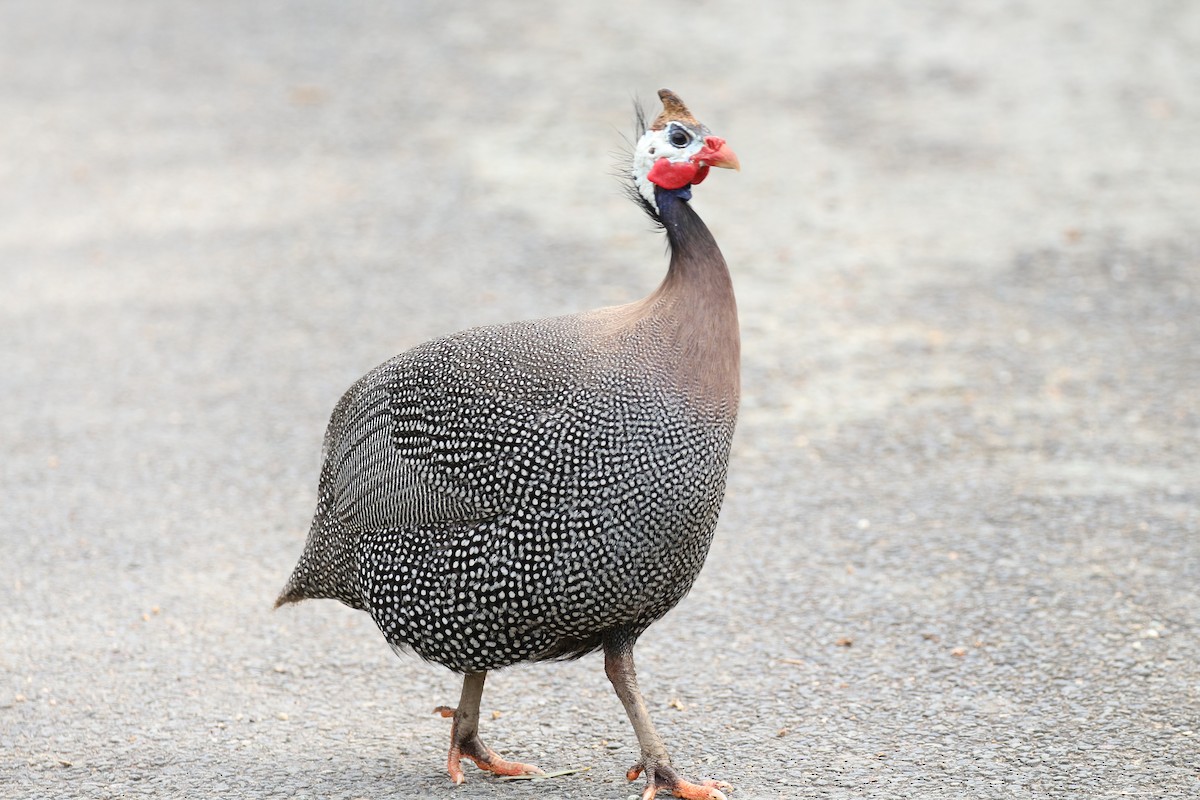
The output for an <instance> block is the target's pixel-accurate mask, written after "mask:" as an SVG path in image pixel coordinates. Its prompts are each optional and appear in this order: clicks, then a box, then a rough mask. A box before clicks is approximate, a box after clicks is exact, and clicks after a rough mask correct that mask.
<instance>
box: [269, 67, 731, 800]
mask: <svg viewBox="0 0 1200 800" xmlns="http://www.w3.org/2000/svg"><path fill="white" fill-rule="evenodd" d="M659 98H660V99H661V100H662V103H663V111H662V113H660V114H659V115H658V117H657V118H656V119H655V120H654V122H653V124H652V125H650V126H649V128H647V127H646V125H645V122H644V117H642V115H641V113H640V112H639V114H638V120H639V129H640V130H639V133H640V137H639V139H638V141H637V142H636V144H635V147H634V153H633V165H632V170H631V173H630V174H631V178H632V183H631V195H632V196H633V197H634V199H636V200H637V201H638V202H639V203H640V204H641V205H642V206H643V207H644V208H645V210H646V211H647V213H649V214H650V216H651V217H652V218H653V219H654V220H655V221H656V222H658V223H659V224H661V226H662V227H663V228H664V229H665V230H666V234H667V239H668V242H669V243H670V249H671V260H670V267H669V268H668V271H667V276H666V279H665V280H664V281H663V282H662V284H661V285H660V286H659V287H658V289H656V290H655V291H654V292H653V293H652V294H650V295H649V296H648V297H646V298H644V299H642V300H640V301H638V302H635V303H630V304H629V305H624V306H616V307H610V308H601V309H598V310H594V311H588V312H584V313H581V314H573V315H570V316H564V317H554V318H551V319H541V320H535V321H531V322H517V323H513V324H509V325H498V326H494V327H485V328H474V329H471V330H467V331H464V332H462V333H459V334H456V335H453V336H448V337H446V338H443V339H437V340H434V341H431V342H428V343H426V344H423V345H421V346H419V347H416V348H414V349H412V350H410V351H408V352H407V353H404V354H402V355H399V356H396V357H395V358H393V359H391V360H390V361H388V362H386V363H384V364H382V365H380V366H379V367H377V368H375V369H374V370H372V371H371V372H370V373H368V374H367V375H366V377H364V378H363V379H362V380H360V381H359V382H358V383H356V384H355V385H354V386H353V387H351V388H350V390H349V391H348V392H346V394H345V396H344V397H342V399H341V401H340V402H339V403H338V404H337V407H336V408H335V409H334V412H333V417H332V419H331V420H330V422H329V427H328V430H327V431H326V434H325V445H324V456H325V461H324V466H323V468H322V470H321V478H320V486H319V494H318V501H317V510H316V515H315V517H314V519H313V522H312V527H311V529H310V531H309V534H308V541H307V543H306V545H305V548H304V553H303V555H301V557H300V561H299V563H298V564H297V566H296V568H295V571H294V572H293V574H292V576H291V579H290V580H289V581H288V583H287V586H286V587H285V588H284V590H283V592H282V593H281V594H280V596H279V599H278V601H277V603H276V605H282V604H285V603H291V602H296V601H299V600H304V599H307V598H319V597H327V598H334V599H337V600H340V601H342V602H343V603H345V604H347V605H349V606H352V607H353V608H357V609H362V610H364V611H367V612H369V613H370V614H371V616H372V617H373V618H374V620H375V622H376V624H377V625H378V626H379V629H380V630H381V631H382V632H383V635H384V636H385V637H386V638H387V641H388V642H389V643H390V644H391V645H392V646H393V647H395V648H397V649H404V650H411V651H413V652H415V653H417V654H418V655H420V656H421V657H423V658H425V659H428V660H430V661H436V662H437V663H439V664H443V665H445V666H446V667H449V668H450V669H452V670H455V671H456V672H460V673H462V674H463V675H464V676H465V678H464V681H463V691H462V697H461V698H460V700H459V704H458V707H457V708H456V709H449V708H445V707H442V708H439V709H438V711H440V712H442V713H443V714H444V715H446V716H452V717H453V719H454V723H453V726H452V733H451V746H450V757H449V764H448V769H449V772H450V776H451V778H453V780H454V782H455V783H460V782H462V780H463V772H462V768H461V766H460V761H461V759H462V758H463V757H466V758H469V759H471V760H472V761H474V762H475V763H476V764H477V765H478V766H479V767H481V768H483V769H485V770H490V771H492V772H495V773H499V774H505V775H514V774H525V773H537V772H540V770H538V769H537V768H536V767H533V766H529V765H526V764H520V763H516V762H511V761H506V760H504V759H502V758H501V757H500V756H498V755H497V754H496V753H495V752H494V751H493V750H491V749H490V748H488V747H487V746H486V745H484V744H483V742H482V741H481V740H480V739H479V736H478V720H479V701H480V696H481V695H482V692H483V683H484V677H485V676H486V674H487V671H488V670H491V669H499V668H501V667H506V666H509V665H511V664H515V663H517V662H521V661H539V660H546V659H556V658H574V657H577V656H581V655H584V654H586V653H590V652H592V651H595V650H601V649H602V650H603V651H604V666H605V671H606V673H607V675H608V677H609V679H610V680H611V681H612V684H613V687H614V688H615V689H616V693H617V695H618V696H619V697H620V699H621V702H622V703H623V704H624V706H625V710H626V712H627V713H628V714H629V719H630V721H631V722H632V723H633V727H634V730H635V732H636V733H637V738H638V743H639V745H640V747H641V757H640V759H639V761H638V763H637V764H636V765H635V766H634V767H633V768H632V769H630V770H629V773H628V777H629V779H630V780H634V779H636V778H637V776H638V775H639V774H641V773H642V772H645V773H646V777H647V786H646V790H645V792H644V793H643V798H645V800H649V798H652V797H654V795H655V792H656V791H657V790H659V789H663V790H665V791H670V792H672V793H674V794H676V795H677V796H680V797H689V798H709V799H710V800H711V798H722V797H723V796H724V795H722V793H721V792H720V791H719V789H718V788H717V787H718V786H719V785H720V784H716V783H713V782H711V781H710V782H706V783H703V784H696V783H690V782H688V781H685V780H683V779H682V778H681V777H680V776H679V775H678V774H677V773H676V772H675V770H674V769H673V768H672V767H671V762H670V758H669V756H668V755H667V751H666V748H665V747H664V745H663V743H662V740H661V739H660V738H659V736H658V734H657V733H656V732H655V729H654V726H653V724H652V723H651V721H650V717H649V714H648V712H647V710H646V705H645V703H644V702H643V700H642V697H641V694H640V692H639V690H638V687H637V681H636V678H635V675H634V666H633V655H632V653H633V646H634V643H635V642H636V641H637V639H638V637H639V636H640V635H641V634H642V633H643V632H644V631H645V630H646V628H647V627H649V626H650V625H651V624H652V623H654V622H655V621H656V620H658V619H659V618H661V617H662V616H663V615H664V614H666V613H667V611H669V610H670V609H671V608H672V607H673V606H674V605H675V604H676V603H678V602H679V600H680V599H681V598H682V597H683V596H684V595H685V594H687V592H688V590H689V589H690V588H691V586H692V583H693V581H695V579H696V576H697V575H698V574H699V572H700V568H701V566H702V565H703V564H704V559H705V557H706V555H707V553H708V549H709V543H710V542H711V540H712V534H713V529H714V527H715V526H716V523H717V514H718V512H719V510H720V507H721V500H722V498H723V496H724V492H725V472H726V465H727V462H728V459H729V448H730V441H731V439H732V436H733V429H734V421H735V418H736V415H737V407H738V394H739V379H738V369H739V367H738V365H739V336H738V321H737V308H736V305H735V302H734V297H733V286H732V284H731V282H730V278H729V271H728V269H727V267H726V266H725V260H724V258H723V257H722V256H721V252H720V250H718V249H717V245H716V242H715V241H713V237H712V235H711V234H710V233H709V231H708V228H706V227H705V225H704V223H703V222H702V221H701V220H700V218H699V217H698V216H697V215H696V213H695V212H694V211H692V209H691V207H690V206H689V204H688V201H689V200H690V199H691V187H692V185H693V184H697V183H699V182H700V181H701V180H703V179H704V178H705V177H706V176H707V174H708V170H709V167H732V168H735V169H736V168H737V167H738V161H737V157H736V156H735V155H734V154H733V152H732V151H731V150H730V149H729V147H727V146H726V145H725V142H724V141H723V140H722V139H720V138H718V137H716V136H713V135H711V133H710V132H709V130H708V129H707V128H706V127H704V126H703V125H701V124H700V123H699V122H697V121H696V119H695V118H694V117H693V116H692V115H691V113H690V112H689V111H688V110H687V108H686V107H685V106H684V104H683V102H682V101H681V100H680V99H679V98H678V97H677V96H676V95H674V94H673V93H671V92H670V91H667V90H665V89H664V90H662V91H660V92H659Z"/></svg>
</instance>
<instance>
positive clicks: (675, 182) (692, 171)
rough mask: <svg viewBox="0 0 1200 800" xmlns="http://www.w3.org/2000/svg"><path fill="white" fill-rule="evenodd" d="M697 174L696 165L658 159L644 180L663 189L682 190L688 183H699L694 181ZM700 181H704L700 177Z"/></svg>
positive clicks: (687, 162)
mask: <svg viewBox="0 0 1200 800" xmlns="http://www.w3.org/2000/svg"><path fill="white" fill-rule="evenodd" d="M704 171H705V172H707V171H708V169H707V168H705V170H704ZM697 172H699V170H698V169H697V168H696V165H695V164H692V163H691V162H689V161H682V162H671V161H668V160H667V159H665V158H660V159H659V160H658V161H655V162H654V166H653V167H651V168H650V172H648V173H646V179H647V180H649V181H650V182H651V183H653V184H655V185H657V186H661V187H662V188H664V189H682V188H683V187H684V186H687V185H688V184H689V183H699V182H700V181H698V180H696V174H697ZM700 180H704V178H703V177H701V178H700Z"/></svg>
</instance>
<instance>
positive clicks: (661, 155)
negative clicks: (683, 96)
mask: <svg viewBox="0 0 1200 800" xmlns="http://www.w3.org/2000/svg"><path fill="white" fill-rule="evenodd" d="M658 97H659V99H660V100H662V104H663V110H662V113H660V114H659V115H658V117H657V118H655V120H654V123H653V124H652V125H650V127H649V128H647V129H646V130H645V132H644V133H642V136H641V138H640V139H638V142H637V144H636V145H635V146H634V150H633V183H634V186H635V187H636V188H637V191H638V194H639V195H640V196H641V197H642V198H644V199H645V200H646V201H647V202H648V203H650V205H651V207H652V208H657V206H658V204H657V202H656V201H655V197H654V187H655V186H659V187H662V188H663V189H670V190H674V189H683V188H684V187H686V186H689V185H690V184H695V183H700V181H702V180H704V179H705V178H706V177H708V170H709V167H722V168H728V169H741V166H740V165H739V164H738V158H737V156H736V155H735V154H734V152H733V150H731V149H730V147H729V145H727V144H725V140H724V139H722V138H721V137H719V136H713V135H712V131H710V130H709V129H708V128H706V127H705V126H704V125H702V124H700V123H699V122H698V121H697V120H696V118H695V117H693V116H692V112H690V111H688V109H687V106H685V105H684V104H683V101H682V100H680V99H679V96H678V95H677V94H675V93H674V92H672V91H671V90H669V89H660V90H659V92H658Z"/></svg>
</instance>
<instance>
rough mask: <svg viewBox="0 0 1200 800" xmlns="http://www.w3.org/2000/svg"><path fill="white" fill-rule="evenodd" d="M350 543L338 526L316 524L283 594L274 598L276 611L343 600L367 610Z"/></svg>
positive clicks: (316, 521)
mask: <svg viewBox="0 0 1200 800" xmlns="http://www.w3.org/2000/svg"><path fill="white" fill-rule="evenodd" d="M351 539H352V537H350V536H348V535H347V534H346V533H344V532H343V531H341V530H339V529H338V528H337V526H330V525H323V524H321V521H320V519H316V520H313V525H312V528H311V529H310V530H309V532H308V541H307V542H305V544H304V552H303V553H302V554H301V556H300V561H299V562H297V564H296V568H295V569H294V570H292V576H291V577H290V578H288V582H287V584H286V585H285V586H284V587H283V591H282V592H280V593H279V597H277V598H275V608H279V607H280V606H284V605H287V604H288V603H298V602H300V601H301V600H316V599H320V598H330V599H333V600H340V601H342V602H343V603H345V604H346V605H348V606H350V607H351V608H360V609H361V608H365V605H364V603H363V600H362V595H361V593H360V592H359V587H358V564H357V559H355V558H354V557H353V556H352V554H353V552H354V550H355V548H354V546H353V543H352V541H351Z"/></svg>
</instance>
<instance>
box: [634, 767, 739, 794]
mask: <svg viewBox="0 0 1200 800" xmlns="http://www.w3.org/2000/svg"><path fill="white" fill-rule="evenodd" d="M645 763H646V762H645V761H639V762H638V763H636V764H634V765H633V766H632V767H630V768H629V771H628V772H626V773H625V777H626V778H627V779H628V780H631V781H636V780H637V779H638V776H639V775H641V774H642V772H645V773H646V788H645V789H644V790H643V791H642V800H654V797H655V795H656V794H658V790H659V789H662V790H663V791H665V792H669V793H670V794H673V795H675V796H676V797H679V798H682V800H726V797H725V794H724V793H723V792H722V791H721V790H722V789H732V788H733V787H732V786H730V785H729V784H728V783H725V781H701V782H700V783H692V782H691V781H685V780H684V779H683V778H681V777H679V773H678V772H676V771H675V770H674V768H672V767H670V766H668V765H666V764H655V765H653V766H652V767H651V768H650V769H646V767H645Z"/></svg>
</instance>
